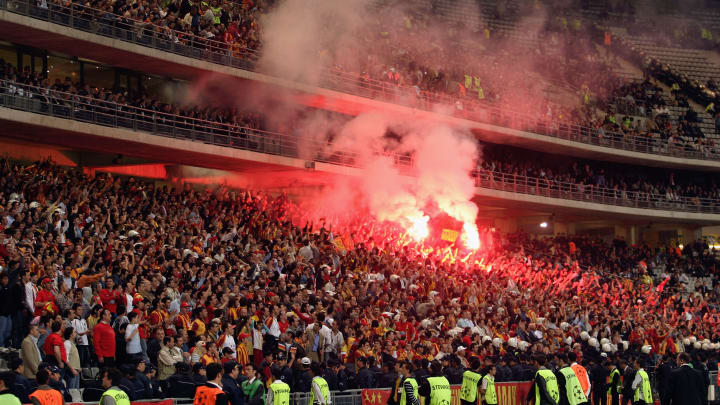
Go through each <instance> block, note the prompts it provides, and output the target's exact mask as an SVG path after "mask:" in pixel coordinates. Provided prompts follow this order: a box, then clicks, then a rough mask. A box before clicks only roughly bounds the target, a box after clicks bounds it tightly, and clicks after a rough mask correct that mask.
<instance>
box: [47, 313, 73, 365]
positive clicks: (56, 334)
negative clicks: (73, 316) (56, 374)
mask: <svg viewBox="0 0 720 405" xmlns="http://www.w3.org/2000/svg"><path fill="white" fill-rule="evenodd" d="M50 329H51V331H52V333H50V335H49V336H48V337H47V338H46V339H45V343H44V344H43V353H45V361H46V362H47V363H48V364H52V365H55V366H58V367H59V368H60V369H64V368H65V366H66V365H67V364H66V359H67V353H66V352H65V339H63V338H62V336H60V330H61V329H62V323H61V322H60V321H53V322H52V323H51V324H50Z"/></svg>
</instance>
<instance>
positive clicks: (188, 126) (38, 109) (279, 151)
mask: <svg viewBox="0 0 720 405" xmlns="http://www.w3.org/2000/svg"><path fill="white" fill-rule="evenodd" d="M0 107H2V108H4V109H7V111H13V110H19V111H24V112H29V113H32V114H40V115H45V116H50V117H56V118H62V119H68V120H73V121H79V122H84V123H90V124H94V125H100V126H103V127H113V128H121V129H130V130H133V131H138V132H143V133H149V134H152V135H158V136H163V137H170V138H175V139H184V140H190V141H194V142H201V143H204V144H211V145H216V146H221V147H224V148H233V149H240V150H247V151H252V152H259V153H262V154H269V155H277V156H283V157H290V158H296V159H304V160H312V161H316V162H323V163H330V164H332V165H341V166H346V167H354V166H356V165H358V159H359V158H358V154H357V152H356V151H353V150H348V151H336V152H333V153H330V154H328V153H326V152H324V151H325V150H328V149H329V148H327V147H326V146H327V145H325V144H322V143H317V142H316V143H315V144H313V143H312V142H311V141H303V142H302V144H301V142H299V141H298V138H297V137H295V136H292V135H288V134H282V133H277V132H270V131H262V130H258V129H253V128H248V127H242V126H239V125H231V124H225V123H221V122H215V121H207V120H203V119H196V118H191V117H187V116H179V115H176V114H170V113H163V112H159V111H156V110H149V109H144V108H138V107H133V106H130V105H128V104H125V103H123V104H120V103H115V102H112V101H109V100H98V99H94V98H92V97H84V96H80V95H78V94H70V93H64V92H61V91H57V90H51V89H50V88H48V87H44V88H41V87H33V86H27V85H23V84H20V83H16V82H9V81H0ZM2 108H0V110H1V109H2ZM3 119H4V120H6V121H7V120H12V114H4V117H3ZM33 123H35V124H36V125H41V124H42V123H41V120H38V119H34V120H33ZM91 132H92V131H91ZM61 138H62V136H61ZM58 142H59V141H58ZM307 151H315V152H314V153H313V154H308V153H307ZM383 154H385V155H387V156H389V157H390V158H391V159H392V160H393V162H394V164H395V165H398V166H406V167H408V169H411V168H412V166H413V159H412V157H410V156H408V155H401V154H395V153H390V154H388V153H383ZM473 176H474V177H475V184H476V187H478V192H479V194H480V195H482V196H484V197H488V198H491V199H493V200H515V201H516V202H520V203H523V202H525V203H533V204H539V205H543V206H554V205H559V206H568V207H571V208H573V209H577V210H592V211H598V212H613V211H615V210H616V209H615V208H613V207H618V208H619V209H621V210H620V211H618V213H620V212H624V213H625V214H632V215H635V216H637V217H660V218H666V219H675V218H682V219H684V220H687V221H704V222H720V199H716V198H704V197H700V196H698V195H697V194H694V195H683V196H678V195H670V194H663V193H653V192H646V191H640V190H636V191H633V190H622V189H617V188H609V187H603V186H588V185H587V184H582V183H573V182H566V181H559V180H555V181H548V179H547V178H540V177H534V176H526V175H519V174H513V173H503V172H501V171H495V170H485V169H481V170H478V171H477V172H475V173H473ZM483 190H484V191H483ZM524 196H533V198H532V199H530V200H528V199H527V198H526V197H524ZM622 208H627V209H630V210H629V211H626V212H625V211H622Z"/></svg>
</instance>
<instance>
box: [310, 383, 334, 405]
mask: <svg viewBox="0 0 720 405" xmlns="http://www.w3.org/2000/svg"><path fill="white" fill-rule="evenodd" d="M312 380H313V382H314V383H315V384H317V385H318V387H320V393H321V394H322V396H323V399H324V400H325V401H324V403H326V404H327V403H328V402H330V387H329V386H328V383H327V381H325V379H324V378H322V377H315V378H313V379H312ZM319 402H320V401H318V403H319ZM314 403H315V390H313V389H312V387H311V388H310V402H309V404H314Z"/></svg>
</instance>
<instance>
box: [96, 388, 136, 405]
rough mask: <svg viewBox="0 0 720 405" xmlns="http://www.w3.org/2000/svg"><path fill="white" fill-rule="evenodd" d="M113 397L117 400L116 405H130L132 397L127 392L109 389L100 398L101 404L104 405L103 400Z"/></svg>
mask: <svg viewBox="0 0 720 405" xmlns="http://www.w3.org/2000/svg"><path fill="white" fill-rule="evenodd" d="M105 397H112V399H114V400H115V405H130V397H128V394H126V393H125V391H121V390H114V389H112V388H111V389H109V390H107V391H105V392H104V393H103V394H102V397H100V403H101V404H102V402H103V398H105Z"/></svg>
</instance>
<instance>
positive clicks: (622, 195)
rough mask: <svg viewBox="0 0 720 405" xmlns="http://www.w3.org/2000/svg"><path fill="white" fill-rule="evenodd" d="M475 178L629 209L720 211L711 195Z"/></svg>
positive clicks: (490, 175) (496, 175) (491, 185)
mask: <svg viewBox="0 0 720 405" xmlns="http://www.w3.org/2000/svg"><path fill="white" fill-rule="evenodd" d="M475 180H476V185H477V186H478V187H482V188H488V189H492V190H500V191H507V192H511V193H519V194H530V195H536V196H542V197H551V198H560V199H563V200H574V201H581V202H592V203H598V204H603V205H616V206H621V207H629V208H645V209H654V210H668V211H683V212H699V213H720V200H718V199H711V198H696V197H677V198H675V199H672V200H670V199H668V198H667V197H666V196H665V195H662V194H652V193H645V192H639V191H624V190H615V189H610V188H605V187H597V186H592V185H581V184H577V183H567V182H562V181H556V180H549V179H546V178H539V177H530V176H520V175H515V174H507V173H502V172H494V171H486V170H480V171H478V172H477V173H476V176H475Z"/></svg>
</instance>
